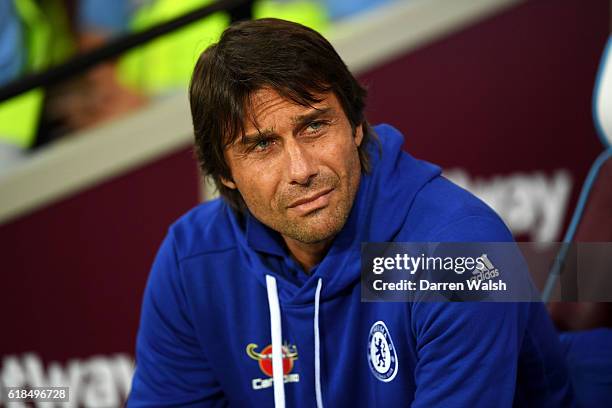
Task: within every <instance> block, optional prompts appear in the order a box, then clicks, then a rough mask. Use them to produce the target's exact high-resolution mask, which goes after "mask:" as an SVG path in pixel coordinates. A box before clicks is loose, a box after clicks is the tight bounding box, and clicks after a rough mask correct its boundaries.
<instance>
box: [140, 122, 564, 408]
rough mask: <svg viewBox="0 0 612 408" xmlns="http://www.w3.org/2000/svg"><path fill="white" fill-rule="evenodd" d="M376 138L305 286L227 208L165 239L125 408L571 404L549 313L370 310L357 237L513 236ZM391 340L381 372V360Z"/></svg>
mask: <svg viewBox="0 0 612 408" xmlns="http://www.w3.org/2000/svg"><path fill="white" fill-rule="evenodd" d="M375 131H376V133H377V134H378V136H379V138H380V141H381V145H382V156H381V154H380V153H379V152H378V150H377V149H376V148H375V147H374V146H370V148H371V149H370V151H371V156H372V164H373V166H372V167H373V168H372V171H371V172H370V173H369V174H366V175H363V177H362V178H361V182H360V186H359V190H358V193H357V196H356V199H355V202H354V205H353V208H352V210H351V213H350V215H349V218H348V220H347V223H346V225H345V226H344V228H343V229H342V231H341V232H340V233H339V234H338V235H337V237H336V238H335V240H334V242H333V244H332V246H331V248H330V250H329V252H328V253H327V255H326V256H325V257H324V258H323V260H322V261H321V262H320V263H319V264H318V265H317V266H316V267H315V268H314V269H313V270H312V271H311V273H310V274H308V275H307V274H305V273H304V272H303V270H302V269H301V268H300V266H299V265H298V264H297V263H296V262H295V261H294V260H293V259H292V258H291V256H289V254H288V252H287V250H286V247H285V246H284V244H283V241H282V238H281V237H280V235H279V234H278V233H276V232H274V231H272V230H271V229H269V228H268V227H266V226H265V225H263V224H261V223H260V222H259V221H257V220H256V219H255V218H254V217H252V216H251V215H249V214H247V215H246V216H245V217H239V216H237V215H236V214H235V213H234V212H233V211H232V210H230V208H229V207H228V206H227V205H226V204H225V203H224V202H223V201H221V200H214V201H211V202H208V203H205V204H202V205H200V206H198V207H196V208H195V209H193V210H191V211H190V212H189V213H187V214H186V215H184V216H183V217H182V218H180V219H179V220H178V221H177V222H176V223H175V224H174V225H173V226H172V227H171V228H170V230H169V233H168V235H167V237H166V238H165V240H164V242H163V244H162V246H161V248H160V250H159V253H158V255H157V258H156V260H155V263H154V265H153V268H152V271H151V274H150V277H149V281H148V284H147V287H146V291H145V295H144V301H143V307H142V317H141V323H140V330H139V333H138V340H137V355H136V372H135V375H134V380H133V385H132V390H131V394H130V397H129V401H128V404H129V406H131V407H139V406H205V407H209V406H210V407H216V406H227V405H231V406H237V407H241V406H257V407H259V406H265V407H270V406H274V405H275V404H276V405H277V406H278V405H283V404H286V406H288V407H315V406H317V407H320V406H327V407H355V406H357V407H361V406H364V407H373V406H381V407H392V406H408V405H409V404H412V406H413V407H434V406H440V407H454V406H465V407H491V406H512V405H515V406H523V405H533V406H538V407H547V406H551V407H552V406H554V407H557V406H568V405H571V404H572V392H571V388H570V385H569V380H568V375H567V372H566V368H565V363H564V358H563V356H562V355H561V352H560V345H559V342H558V339H557V335H556V332H555V330H554V328H553V326H552V324H551V322H550V320H549V318H548V316H547V313H546V310H545V308H544V307H543V305H542V304H539V303H478V302H465V303H449V302H447V303H441V302H440V303H431V302H430V303H425V302H415V303H384V302H372V303H362V302H361V301H360V295H361V293H360V246H361V243H362V242H390V241H397V242H418V241H422V242H455V241H467V242H484V241H490V242H500V241H512V236H511V234H510V232H509V231H508V229H507V228H506V227H505V225H504V224H503V222H502V221H501V220H500V219H499V217H498V216H497V215H496V214H495V213H494V212H493V211H492V210H491V209H490V208H489V207H487V206H486V205H485V204H484V203H482V202H481V201H480V200H478V199H477V198H475V197H474V196H473V195H471V194H470V193H468V192H466V191H465V190H463V189H461V188H459V187H457V186H456V185H454V184H452V183H451V182H450V181H448V180H447V179H445V178H444V177H442V176H441V175H440V169H439V168H438V167H436V166H434V165H432V164H429V163H427V162H424V161H420V160H417V159H415V158H413V157H411V156H410V155H409V154H407V153H405V152H403V151H402V146H403V144H404V138H403V136H402V135H401V134H400V133H399V132H398V131H397V130H396V129H394V128H392V127H391V126H388V125H380V126H377V127H376V128H375ZM376 333H378V334H376ZM376 336H378V337H376ZM380 336H382V337H384V339H385V340H386V344H387V345H388V346H389V350H388V353H387V354H386V356H387V357H391V359H390V361H391V363H387V365H386V368H385V369H384V370H382V371H383V372H381V369H380V367H378V368H377V367H376V366H375V364H374V363H373V361H372V358H371V355H372V350H374V349H371V347H374V346H372V344H373V342H372V339H373V338H374V337H376V338H378V341H380ZM273 344H274V345H276V346H277V347H272V345H273ZM281 344H282V346H281ZM280 350H282V354H281V351H280ZM273 366H276V367H278V369H277V370H272V367H273ZM281 366H282V367H283V374H284V377H282V376H281V370H280V367H281ZM274 374H276V375H275V376H276V378H277V381H274V380H273V377H274ZM281 378H284V381H281V380H280V379H281Z"/></svg>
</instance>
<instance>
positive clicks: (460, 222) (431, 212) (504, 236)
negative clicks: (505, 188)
mask: <svg viewBox="0 0 612 408" xmlns="http://www.w3.org/2000/svg"><path fill="white" fill-rule="evenodd" d="M406 221H407V222H406V224H405V226H404V227H405V228H404V229H405V231H404V234H405V235H414V236H411V237H410V239H412V240H422V241H432V242H436V241H473V242H478V241H483V242H484V241H489V242H506V241H512V240H513V238H512V233H511V232H510V230H509V229H508V227H507V226H506V225H505V224H504V222H503V221H502V219H501V218H500V217H499V215H497V213H495V211H494V210H493V209H491V207H489V206H488V205H487V204H485V203H484V202H483V201H482V200H480V199H479V198H478V197H476V196H475V195H473V194H472V193H470V192H468V191H467V190H465V189H463V188H461V187H459V186H458V185H456V184H454V183H453V182H451V181H450V180H448V179H446V178H445V177H443V176H438V177H435V178H434V179H432V180H431V181H430V182H428V183H426V184H425V185H424V186H423V187H422V188H421V190H420V191H419V192H418V194H417V195H416V197H415V199H414V201H413V203H412V207H411V209H410V212H409V214H408V217H407V220H406Z"/></svg>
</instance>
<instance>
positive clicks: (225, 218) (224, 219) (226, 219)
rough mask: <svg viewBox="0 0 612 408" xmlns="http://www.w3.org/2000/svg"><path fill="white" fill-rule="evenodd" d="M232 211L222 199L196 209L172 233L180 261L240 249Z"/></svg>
mask: <svg viewBox="0 0 612 408" xmlns="http://www.w3.org/2000/svg"><path fill="white" fill-rule="evenodd" d="M231 211H232V210H231V209H230V208H229V207H228V205H227V204H226V203H225V202H224V201H223V200H222V199H215V200H211V201H208V202H205V203H202V204H200V205H198V206H197V207H194V208H193V209H191V210H190V211H188V212H187V213H185V214H184V215H183V216H181V217H180V218H179V219H178V220H177V221H176V222H174V224H172V225H171V226H170V228H169V230H168V237H169V238H171V239H172V240H173V241H174V246H175V251H176V257H177V260H179V261H180V260H182V259H185V258H189V257H192V256H196V255H201V254H205V253H212V252H223V251H227V250H229V249H232V248H235V247H236V237H235V234H234V228H233V226H232V219H231V218H232V217H233V215H232V214H231Z"/></svg>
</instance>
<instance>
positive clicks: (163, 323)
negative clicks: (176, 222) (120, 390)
mask: <svg viewBox="0 0 612 408" xmlns="http://www.w3.org/2000/svg"><path fill="white" fill-rule="evenodd" d="M183 288H184V286H183V284H182V282H181V274H180V267H179V264H178V262H177V259H176V250H175V244H174V239H173V238H172V235H171V234H169V235H168V236H167V237H166V239H165V240H164V242H163V243H162V246H161V248H160V250H159V252H158V254H157V257H156V259H155V262H154V264H153V268H152V270H151V274H150V275H149V280H148V282H147V286H146V289H145V294H144V300H143V304H142V312H141V319H140V328H139V331H138V337H137V341H136V370H135V373H134V378H133V380H132V389H131V391H130V396H129V398H128V406H129V407H171V406H172V407H175V406H181V407H187V406H189V407H191V406H198V407H221V406H227V405H228V403H227V401H226V399H225V397H224V395H223V392H222V390H221V386H220V384H219V383H218V381H217V380H216V379H215V376H214V374H213V372H212V369H211V366H210V364H209V363H208V360H207V358H206V356H205V355H204V350H203V349H202V347H201V345H200V343H199V341H198V339H197V338H196V335H195V330H194V327H193V324H192V319H191V316H190V311H189V308H188V305H187V300H186V296H185V292H184V289H183Z"/></svg>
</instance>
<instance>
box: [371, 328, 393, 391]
mask: <svg viewBox="0 0 612 408" xmlns="http://www.w3.org/2000/svg"><path fill="white" fill-rule="evenodd" d="M397 363H398V362H397V353H396V351H395V347H394V346H393V340H391V335H390V334H389V329H387V326H386V325H385V322H383V321H382V320H379V321H377V322H376V323H374V324H373V325H372V328H371V329H370V335H369V336H368V364H369V365H370V370H372V374H374V377H376V378H377V379H379V380H380V381H383V382H389V381H391V380H393V379H394V378H395V375H396V374H397V368H398V366H397Z"/></svg>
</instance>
